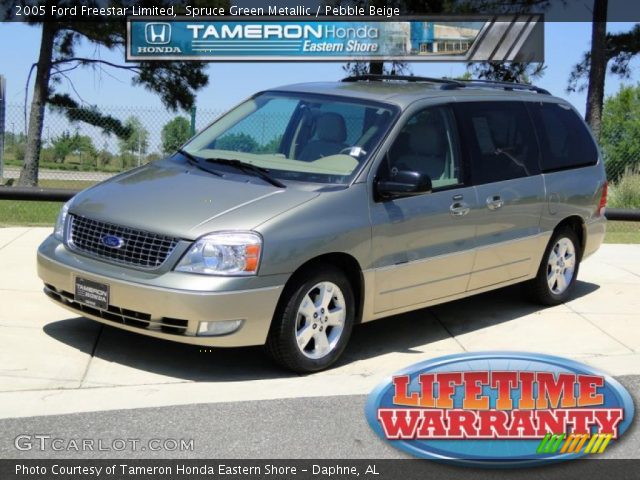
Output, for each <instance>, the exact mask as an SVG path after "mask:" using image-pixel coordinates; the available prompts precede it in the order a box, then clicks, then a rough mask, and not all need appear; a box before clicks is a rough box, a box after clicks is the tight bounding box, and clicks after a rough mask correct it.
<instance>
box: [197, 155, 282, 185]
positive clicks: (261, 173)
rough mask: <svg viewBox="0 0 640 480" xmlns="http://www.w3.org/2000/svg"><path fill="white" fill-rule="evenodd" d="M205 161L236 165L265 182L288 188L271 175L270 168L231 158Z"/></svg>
mask: <svg viewBox="0 0 640 480" xmlns="http://www.w3.org/2000/svg"><path fill="white" fill-rule="evenodd" d="M205 161H206V162H209V163H217V164H220V165H230V166H232V167H236V168H237V169H238V170H242V171H243V172H251V173H254V174H256V175H257V176H258V177H260V178H261V179H263V180H264V181H265V182H268V183H270V184H271V185H273V186H274V187H278V188H287V186H286V185H285V184H284V183H282V182H281V181H280V180H278V179H276V178H274V177H272V176H271V175H269V170H268V169H266V168H262V167H258V166H257V165H254V164H253V163H248V162H243V161H241V160H230V159H227V158H205Z"/></svg>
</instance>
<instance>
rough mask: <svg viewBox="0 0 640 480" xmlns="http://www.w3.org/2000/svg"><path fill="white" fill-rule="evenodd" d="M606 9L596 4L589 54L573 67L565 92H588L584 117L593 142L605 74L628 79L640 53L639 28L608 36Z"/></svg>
mask: <svg viewBox="0 0 640 480" xmlns="http://www.w3.org/2000/svg"><path fill="white" fill-rule="evenodd" d="M607 7H608V2H607V0H595V2H594V10H593V25H592V33H591V50H590V51H589V52H586V53H585V54H584V55H583V57H582V60H581V61H580V62H579V63H577V64H576V65H574V67H573V69H572V70H571V74H570V75H569V81H568V85H567V92H575V91H584V90H585V89H587V107H586V115H585V117H586V120H587V122H588V123H589V126H590V127H591V130H592V131H593V134H594V136H595V137H596V138H599V137H600V134H601V122H602V111H603V110H602V109H603V102H604V87H605V82H606V74H607V70H608V71H609V73H611V74H614V75H618V76H619V77H621V78H629V77H630V74H631V70H630V66H629V64H630V62H631V60H632V59H633V58H634V57H635V56H636V55H638V53H640V25H638V24H636V25H634V27H633V28H632V29H631V30H629V31H628V32H622V33H615V34H607V32H606V22H607Z"/></svg>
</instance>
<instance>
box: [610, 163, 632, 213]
mask: <svg viewBox="0 0 640 480" xmlns="http://www.w3.org/2000/svg"><path fill="white" fill-rule="evenodd" d="M607 206H609V207H611V208H640V171H639V170H635V171H634V170H630V169H627V170H626V171H625V173H624V175H622V177H620V180H618V182H616V183H614V184H612V185H611V186H610V187H609V196H608V198H607Z"/></svg>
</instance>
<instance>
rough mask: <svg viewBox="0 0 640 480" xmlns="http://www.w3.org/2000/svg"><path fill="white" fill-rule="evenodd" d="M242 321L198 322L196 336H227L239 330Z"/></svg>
mask: <svg viewBox="0 0 640 480" xmlns="http://www.w3.org/2000/svg"><path fill="white" fill-rule="evenodd" d="M242 322H244V320H223V321H222V322H200V324H199V325H198V336H199V337H207V336H215V335H227V334H229V333H233V332H235V331H236V330H238V329H239V328H240V325H242Z"/></svg>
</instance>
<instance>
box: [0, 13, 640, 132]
mask: <svg viewBox="0 0 640 480" xmlns="http://www.w3.org/2000/svg"><path fill="white" fill-rule="evenodd" d="M633 25H634V24H633V23H615V22H610V23H609V24H608V26H607V28H608V31H609V32H619V31H626V30H629V29H630V28H631V27H632V26H633ZM590 37H591V24H590V23H588V22H568V23H558V22H549V23H547V24H546V25H545V63H546V65H547V69H546V71H545V74H544V76H543V77H542V78H540V79H538V80H537V81H535V83H536V84H537V85H538V86H540V87H543V88H546V89H547V90H549V91H550V92H551V93H552V94H554V95H557V96H560V97H563V98H566V99H567V100H568V101H570V102H571V103H572V104H573V105H574V106H575V107H576V108H577V109H578V110H579V111H580V112H581V113H583V114H584V110H585V102H586V92H578V93H572V94H568V93H566V91H565V89H566V86H567V79H568V77H569V73H570V71H571V68H572V66H573V65H574V64H576V63H577V62H579V61H580V59H581V57H582V55H583V53H584V52H585V51H587V50H588V49H589V45H590ZM39 42H40V27H31V26H28V25H25V24H21V23H0V75H4V76H5V77H6V79H7V101H8V104H9V105H10V106H11V105H13V107H14V108H13V111H14V112H16V111H18V110H21V108H19V106H21V105H23V102H24V95H25V82H26V79H27V75H28V73H29V69H30V67H31V64H32V63H33V62H34V61H35V60H36V59H37V57H38V48H39ZM78 54H79V55H81V56H88V57H93V56H98V55H99V56H100V58H102V59H104V60H108V61H111V62H116V63H122V62H124V52H123V51H108V50H105V49H102V50H100V51H99V52H96V51H95V47H93V46H89V45H82V46H81V47H80V49H79V51H78ZM342 65H343V63H311V62H309V63H210V64H209V65H208V66H207V70H206V71H207V73H208V74H209V85H208V86H207V87H205V88H204V89H203V90H201V91H199V92H198V94H197V104H196V105H197V107H198V109H199V110H200V109H202V110H209V111H215V112H221V111H225V110H227V109H229V108H231V107H232V106H234V105H235V104H237V103H239V102H241V101H242V100H244V99H245V98H247V97H249V96H250V95H252V94H253V93H255V92H256V91H259V90H265V89H269V88H271V87H275V86H280V85H286V84H290V83H298V82H310V81H318V80H336V79H340V78H342V77H343V76H344V72H343V70H342ZM410 68H411V71H412V72H413V74H415V75H424V76H430V77H442V76H448V77H455V76H458V75H461V74H462V73H464V72H465V70H466V66H465V64H464V63H435V62H431V63H412V64H411V65H410ZM69 77H70V78H71V79H72V81H73V83H74V86H75V90H76V91H77V95H79V96H80V99H81V102H86V103H87V104H89V105H97V106H99V107H104V106H107V107H109V109H111V110H114V109H115V110H117V109H119V108H123V109H132V108H133V107H136V108H137V107H141V108H149V109H153V111H158V110H159V109H163V108H164V107H162V103H161V102H160V99H159V97H158V96H157V95H156V94H154V93H151V92H149V91H147V90H145V89H144V88H143V87H139V86H138V87H135V86H132V84H131V77H130V75H129V74H128V73H127V72H126V71H122V70H116V69H111V68H108V67H107V69H106V70H105V72H102V73H100V72H94V71H92V70H90V69H85V70H80V69H78V70H75V71H73V72H70V73H69ZM639 79H640V77H638V63H637V61H634V62H633V63H632V75H631V79H629V80H624V81H622V83H634V84H635V83H636V82H638V80H639ZM620 84H621V80H620V79H619V78H618V77H616V76H612V75H609V76H608V77H607V82H606V92H605V93H606V95H611V94H615V92H617V91H618V89H619V88H620ZM32 88H33V82H32V83H31V85H30V87H29V89H28V91H29V92H31V89H32ZM58 90H59V91H66V92H68V93H70V94H71V95H72V96H74V97H76V98H78V97H77V95H76V93H75V92H74V91H73V90H72V89H71V88H70V86H69V85H68V82H67V81H63V83H62V84H61V86H60V87H58ZM167 115H169V114H168V113H167ZM199 120H200V119H199ZM209 120H212V118H211V119H207V122H208V121H209ZM7 123H9V119H7ZM163 123H164V122H163ZM203 125H204V124H203V122H200V121H198V127H199V128H200V127H201V126H203ZM16 128H17V125H16ZM52 128H53V127H52ZM61 128H62V127H61ZM152 130H153V129H152ZM157 130H159V129H157ZM153 133H154V134H155V132H153ZM52 134H55V132H53V133H52Z"/></svg>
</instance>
